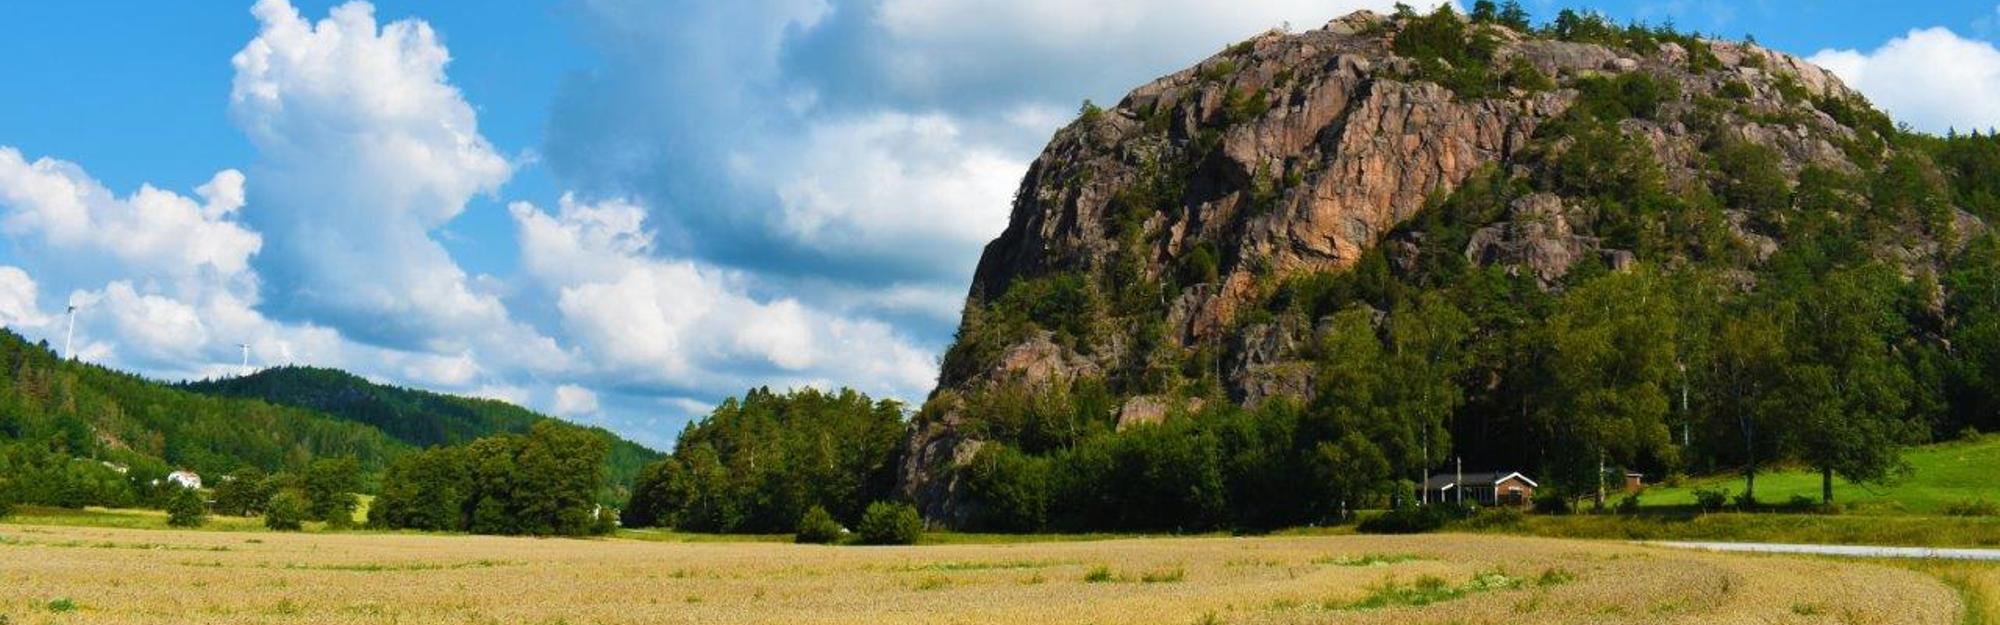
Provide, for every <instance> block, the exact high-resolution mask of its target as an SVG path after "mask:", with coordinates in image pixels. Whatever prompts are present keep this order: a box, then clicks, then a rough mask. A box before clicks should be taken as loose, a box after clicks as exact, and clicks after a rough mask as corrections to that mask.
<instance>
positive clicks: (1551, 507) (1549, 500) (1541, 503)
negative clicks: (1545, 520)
mask: <svg viewBox="0 0 2000 625" xmlns="http://www.w3.org/2000/svg"><path fill="white" fill-rule="evenodd" d="M1535 511H1536V512H1540V513H1542V514H1569V513H1570V512H1571V508H1570V504H1569V497H1565V496H1563V494H1562V493H1558V492H1555V491H1548V492H1544V493H1542V494H1540V495H1536V496H1535Z"/></svg>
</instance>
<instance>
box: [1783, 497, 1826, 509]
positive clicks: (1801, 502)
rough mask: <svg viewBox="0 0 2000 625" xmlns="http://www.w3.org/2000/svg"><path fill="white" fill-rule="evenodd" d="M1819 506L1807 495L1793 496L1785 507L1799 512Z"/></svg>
mask: <svg viewBox="0 0 2000 625" xmlns="http://www.w3.org/2000/svg"><path fill="white" fill-rule="evenodd" d="M1818 505H1819V502H1818V501H1816V500H1814V499H1813V498H1811V497H1807V496H1805V495H1792V498H1791V499H1789V500H1787V501H1786V502H1785V507H1787V508H1796V509H1799V510H1808V509H1811V508H1813V507H1814V506H1818Z"/></svg>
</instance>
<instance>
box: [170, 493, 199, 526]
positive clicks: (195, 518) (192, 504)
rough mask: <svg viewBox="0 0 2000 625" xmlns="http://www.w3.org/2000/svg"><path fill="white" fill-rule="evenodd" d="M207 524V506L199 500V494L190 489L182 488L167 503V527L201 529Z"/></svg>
mask: <svg viewBox="0 0 2000 625" xmlns="http://www.w3.org/2000/svg"><path fill="white" fill-rule="evenodd" d="M207 522H208V504H206V503H203V502H202V500H201V493H198V492H195V489H192V488H182V489H179V492H176V493H174V497H173V499H170V500H168V501H167V525H172V526H174V527H201V525H202V524H203V523H207Z"/></svg>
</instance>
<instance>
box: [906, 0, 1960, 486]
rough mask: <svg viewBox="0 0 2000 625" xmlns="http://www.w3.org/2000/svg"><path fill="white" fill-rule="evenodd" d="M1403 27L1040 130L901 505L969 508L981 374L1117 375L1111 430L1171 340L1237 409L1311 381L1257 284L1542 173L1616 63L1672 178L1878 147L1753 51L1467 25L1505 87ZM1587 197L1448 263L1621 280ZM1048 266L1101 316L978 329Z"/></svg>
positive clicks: (1802, 80) (1790, 167)
mask: <svg viewBox="0 0 2000 625" xmlns="http://www.w3.org/2000/svg"><path fill="white" fill-rule="evenodd" d="M1411 19H1412V18H1409V17H1402V18H1396V17H1390V16H1381V15H1376V14H1372V13H1368V12H1362V13H1356V14H1353V15H1349V16H1346V17H1343V18H1340V19H1337V20H1334V21H1332V22H1330V23H1328V24H1326V25H1325V26H1324V27H1323V28H1320V29H1317V30H1312V31H1308V32H1302V33H1295V34H1288V33H1282V32H1270V33H1265V34H1262V35H1259V36H1257V37H1255V38H1252V39H1250V40H1248V41H1246V42H1243V43H1241V44H1238V45H1235V46H1232V47H1230V48H1229V49H1227V50H1225V51H1224V52H1222V53H1221V54H1218V55H1216V56H1214V57H1211V58H1209V59H1207V60H1204V61H1202V62H1201V63H1199V64H1197V65H1195V66H1194V67H1190V68H1188V69H1185V70H1183V71H1180V72H1177V73H1174V74H1172V75H1169V76H1166V77H1163V78H1160V79H1158V80H1155V81H1153V82H1152V83H1149V84H1147V85H1145V86H1142V87H1139V88H1138V89H1135V90H1133V91H1132V92H1131V93H1130V94H1129V95H1127V96H1126V97H1125V98H1124V99H1123V100H1122V101H1120V102H1118V103H1117V104H1116V105H1115V106H1112V107H1108V108H1104V109H1097V108H1095V107H1091V106H1088V105H1086V107H1085V109H1084V111H1083V113H1082V114H1081V115H1080V117H1079V118H1078V119H1077V120H1076V121H1075V122H1074V123H1072V124H1070V125H1069V126H1068V127H1066V128H1064V129H1062V130H1061V131H1059V132H1058V133H1056V135H1055V137H1054V138H1053V140H1051V141H1050V143H1049V145H1048V147H1047V148H1046V149H1045V150H1044V151H1043V153H1042V154H1041V156H1040V157H1039V158H1037V159H1036V160H1035V161H1034V163H1033V165H1032V166H1031V167H1030V168H1029V171H1028V173H1027V176H1026V178H1025V179H1024V180H1023V181H1022V184H1021V187H1020V190H1019V191H1018V194H1017V197H1016V200H1015V203H1014V206H1013V212H1012V217H1011V221H1010V223H1009V225H1008V227H1007V229H1006V231H1005V232H1004V233H1003V234H1001V235H1000V236H999V238H997V239H996V240H994V241H993V242H992V243H991V244H989V245H988V246H987V247H986V250H985V253H984V255H983V256H982V258H981V260H980V263H979V267H978V271H977V274H976V276H975V278H974V281H973V284H972V286H971V290H970V294H969V302H968V304H967V316H966V321H965V326H964V327H963V328H962V329H961V333H960V341H959V345H957V346H955V347H954V349H953V350H952V352H951V353H950V354H948V355H947V357H946V360H945V363H944V367H943V372H942V375H941V379H940V388H939V392H938V393H937V394H936V396H935V397H934V398H933V400H932V401H931V403H930V405H929V406H927V407H926V409H925V410H924V411H923V413H922V414H921V415H920V416H919V421H918V423H917V425H916V427H915V428H914V429H913V435H912V436H911V439H910V441H909V449H908V452H909V453H907V454H906V461H905V465H904V468H903V472H902V482H901V483H902V489H903V490H904V492H905V494H906V495H907V496H910V497H911V498H913V499H914V500H916V501H917V502H919V504H920V505H921V507H922V508H923V509H924V511H925V513H926V515H927V516H928V517H930V518H931V519H933V521H935V522H939V523H942V524H946V525H950V524H954V523H955V522H956V520H958V519H961V518H963V515H964V514H965V511H964V510H963V509H962V507H961V506H959V505H958V504H957V503H956V502H957V497H956V495H955V488H956V481H955V478H954V475H955V473H954V472H953V471H952V470H951V468H952V467H955V466H959V465H962V464H964V463H965V462H966V461H968V460H969V459H970V458H971V457H972V456H973V454H975V453H976V452H977V450H978V448H979V446H980V436H979V434H978V433H977V432H975V431H968V428H966V427H964V425H965V423H966V421H967V418H968V416H969V415H967V414H965V408H964V404H963V402H962V399H963V398H964V397H965V396H966V395H967V394H969V393H976V392H979V391H980V390H981V389H984V388H988V387H991V386H993V385H1016V386H1023V387H1027V388H1031V389H1032V388H1041V387H1048V386H1051V385H1061V384H1066V383H1068V382H1070V381H1073V380H1077V379H1085V378H1091V379H1109V380H1111V383H1110V384H1111V387H1112V388H1113V389H1114V391H1115V394H1116V395H1118V396H1119V397H1120V398H1121V401H1122V402H1123V405H1122V406H1121V407H1118V408H1117V409H1116V410H1115V414H1114V415H1113V416H1112V417H1111V418H1115V419H1116V420H1117V421H1118V423H1119V427H1121V428H1123V427H1124V426H1125V425H1126V423H1127V422H1128V421H1132V422H1143V421H1146V420H1158V419H1160V418H1163V415H1165V414H1166V413H1170V412H1174V411H1177V410H1186V409H1187V406H1186V404H1187V403H1189V402H1190V401H1193V402H1199V401H1201V400H1200V399H1199V398H1198V396H1200V395H1202V393H1199V392H1183V391H1177V390H1175V389H1174V388H1171V387H1172V386H1173V385H1172V384H1164V385H1163V384H1159V383H1154V382H1152V381H1151V378H1150V377H1148V376H1147V375H1146V374H1144V373H1143V372H1144V371H1147V370H1150V369H1157V368H1161V365H1159V363H1158V362H1156V361H1157V360H1160V359H1161V358H1164V357H1162V356H1159V355H1158V354H1160V353H1162V351H1163V349H1164V350H1166V351H1168V352H1171V353H1175V354H1181V355H1183V356H1186V355H1188V354H1200V355H1202V356H1201V357H1200V358H1194V357H1189V358H1191V359H1192V360H1190V361H1191V362H1199V363H1201V365H1200V366H1202V367H1206V368H1207V370H1208V371H1210V372H1212V373H1213V374H1214V375H1213V377H1214V379H1215V381H1216V382H1217V383H1218V384H1219V386H1220V389H1219V392H1210V393H1208V395H1209V396H1210V397H1214V396H1216V395H1220V396H1222V397H1226V398H1227V400H1229V401H1232V402H1235V403H1238V404H1244V405H1254V404H1256V403H1257V402H1260V401H1262V400H1263V399H1264V398H1267V397H1270V396H1274V395H1290V396H1308V395H1310V394H1311V393H1312V389H1313V385H1314V382H1313V380H1312V375H1313V374H1312V367H1310V366H1308V365H1306V364H1303V363H1302V360H1301V358H1300V356H1299V353H1300V350H1301V346H1302V345H1303V344H1304V343H1305V342H1306V341H1307V340H1308V339H1309V338H1310V336H1311V335H1312V333H1313V332H1314V331H1315V326H1316V325H1317V324H1318V320H1316V319H1311V318H1303V317H1299V316H1296V315H1278V316H1275V317H1272V316H1270V315H1268V314H1262V313H1261V312H1257V313H1254V314H1253V312H1252V310H1253V309H1254V308H1255V307H1256V305H1257V302H1258V301H1259V300H1260V298H1264V297H1266V296H1268V295H1269V288H1268V287H1269V285H1270V284H1271V283H1272V281H1274V280H1278V279H1282V278H1283V277H1284V276H1292V275H1299V274H1306V273H1312V272H1329V271H1342V270H1346V269H1348V268H1350V267H1352V266H1354V265H1355V264H1356V263H1357V262H1360V261H1361V259H1362V258H1363V256H1364V255H1365V254H1367V253H1368V252H1370V251H1371V250H1375V249H1377V248H1381V249H1382V250H1383V251H1384V252H1386V254H1385V255H1386V256H1387V257H1388V258H1389V262H1390V263H1391V264H1392V265H1393V264H1395V263H1398V262H1399V259H1400V258H1403V257H1404V256H1406V255H1411V254H1415V252H1414V250H1415V249H1416V248H1417V247H1418V245H1417V244H1418V243H1420V242H1421V237H1423V236H1424V233H1422V232H1420V231H1411V230H1409V229H1408V228H1407V227H1406V226H1407V225H1408V224H1409V223H1410V221H1411V220H1412V218H1413V217H1415V216H1418V215H1419V214H1420V212H1421V211H1423V210H1425V209H1426V207H1428V206H1433V205H1435V204H1436V203H1437V202H1438V201H1440V200H1441V199H1442V198H1444V197H1446V196H1448V195H1450V194H1451V193H1452V192H1453V191H1454V190H1456V189H1458V187H1459V186H1460V185H1462V184H1465V183H1466V182H1467V180H1468V179H1469V178H1471V177H1473V176H1475V174H1478V173H1480V172H1495V171H1497V172H1499V175H1501V176H1502V177H1508V178H1514V179H1535V178H1537V177H1539V176H1543V175H1545V174H1548V171H1547V170H1548V169H1549V168H1550V163H1551V162H1552V161H1553V160H1554V159H1555V158H1556V156H1558V155H1560V154H1562V153H1563V152H1564V151H1565V150H1567V149H1568V148H1569V145H1570V144H1571V140H1570V139H1566V138H1562V137H1549V136H1546V135H1547V133H1541V132H1539V131H1541V130H1543V129H1544V127H1545V126H1547V125H1549V124H1551V123H1552V122H1555V121H1557V120H1561V119H1563V118H1564V117H1565V115H1566V114H1570V113H1571V112H1572V111H1571V109H1572V107H1574V106H1576V105H1577V103H1578V102H1579V100H1580V98H1583V97H1584V95H1585V91H1586V90H1588V89H1593V88H1598V89H1601V88H1602V85H1604V84H1614V83H1615V84H1623V83H1616V81H1617V80H1618V79H1619V78H1620V77H1623V76H1643V77H1645V78H1646V79H1647V84H1657V85H1665V86H1666V88H1665V95H1664V96H1663V97H1662V98H1661V101H1660V102H1659V103H1658V104H1657V110H1656V111H1651V113H1650V114H1647V115H1634V116H1631V117H1629V118H1625V119H1621V120H1617V121H1615V123H1613V124H1612V127H1614V128H1615V129H1616V132H1618V133H1620V134H1622V135H1623V136H1624V137H1627V138H1635V139H1637V140H1639V141H1640V142H1641V144H1642V145H1643V146H1644V147H1645V148H1646V152H1648V153H1649V155H1650V156H1651V158H1652V159H1653V160H1656V161H1657V162H1658V166H1659V171H1660V172H1661V174H1662V175H1663V176H1664V178H1665V184H1666V185H1667V186H1668V188H1681V187H1685V186H1690V185H1702V184H1713V183H1715V181H1714V180H1712V178H1714V177H1715V175H1716V174H1715V173H1714V167H1713V166H1711V165H1710V164H1709V160H1710V156H1708V154H1707V152H1709V151H1710V150H1707V149H1706V147H1707V146H1705V144H1712V143H1714V142H1716V141H1718V140H1726V141H1730V142H1740V143H1745V144H1753V145H1756V146H1761V147H1762V148H1768V149H1769V150H1772V151H1775V152H1776V153H1777V154H1779V155H1781V157H1782V159H1781V167H1782V169H1783V174H1784V175H1786V176H1793V177H1796V176H1797V175H1798V173H1799V172H1800V171H1801V170H1803V169H1805V168H1807V167H1811V166H1818V167H1822V168H1827V169H1831V170H1836V171H1838V170H1854V169H1855V168H1856V167H1857V165H1855V164H1854V162H1852V161H1853V159H1852V158H1851V156H1850V155H1852V154H1855V153H1857V152H1865V151H1867V150H1875V151H1878V152H1879V151H1880V150H1881V149H1882V148H1881V147H1880V146H1879V145H1876V146H1871V145H1867V144H1866V142H1865V141H1863V140H1862V139H1863V137H1862V136H1861V133H1859V132H1858V131H1857V129H1856V128H1854V127H1851V126H1850V124H1855V123H1856V122H1855V121H1854V120H1853V119H1841V118H1836V115H1844V116H1846V117H1848V118H1851V117H1852V116H1851V115H1847V113H1848V111H1844V110H1842V107H1843V106H1846V105H1848V104H1851V103H1855V102H1859V101H1860V100H1859V96H1858V95H1856V94H1855V93H1853V92H1851V91H1850V90H1849V89H1848V88H1847V87H1845V86H1843V85H1842V84H1841V83H1840V82H1839V81H1838V80H1837V79H1835V78H1834V77H1833V76H1832V75H1830V74H1829V73H1827V72H1825V71H1824V70H1822V69H1820V68H1818V67H1815V66H1812V65H1810V64H1808V63H1805V62H1803V61H1800V60H1799V59H1796V58H1793V57H1790V56H1787V55H1784V54H1780V53H1776V52H1773V51H1770V50H1766V49H1762V48H1758V47H1756V46H1753V45H1746V44H1739V43H1730V42H1722V41H1699V42H1694V43H1695V44H1696V45H1695V46H1694V48H1695V49H1690V46H1689V45H1682V44H1681V43H1678V42H1674V41H1668V42H1663V43H1659V44H1657V45H1655V46H1649V49H1645V50H1637V49H1634V48H1632V47H1615V48H1614V47H1607V46H1603V45H1594V44H1586V43H1573V42H1565V41H1558V40H1553V39H1543V38H1536V37H1533V36H1529V35H1525V34H1522V33H1518V32H1515V31H1513V30H1510V29H1508V28H1505V27H1502V26H1497V25H1482V26H1481V27H1480V29H1481V30H1482V32H1484V33H1486V36H1488V37H1490V41H1489V42H1488V44H1489V45H1491V46H1492V47H1493V49H1492V53H1491V61H1490V65H1491V66H1492V67H1494V68H1504V73H1505V74H1506V76H1505V78H1504V79H1499V78H1496V81H1498V82H1500V83H1501V84H1498V85H1494V86H1489V87H1488V88H1483V89H1480V90H1479V92H1478V93H1476V94H1468V93H1460V92H1459V91H1462V90H1463V89H1462V88H1461V89H1458V90H1455V89H1454V88H1451V87H1447V86H1445V85H1443V84H1440V82H1441V81H1440V80H1436V79H1434V77H1435V76H1436V75H1438V73H1439V72H1440V69H1439V67H1438V64H1437V62H1435V61H1432V62H1425V61H1423V60H1420V59H1412V58H1406V57H1404V56H1399V55H1398V53H1397V52H1396V50H1397V43H1396V41H1397V37H1398V35H1399V33H1400V32H1401V31H1402V29H1404V28H1405V27H1406V26H1407V24H1408V22H1409V21H1410V20H1411ZM1450 69H1451V68H1449V67H1448V65H1447V66H1446V67H1444V70H1446V71H1448V70H1450ZM1501 73H1502V70H1500V69H1496V71H1495V75H1496V76H1499V75H1500V74H1501ZM1584 83H1591V84H1588V85H1586V84H1584ZM1718 103H1719V104H1718ZM1836 104H1839V105H1842V106H1834V105H1836ZM1861 106H1862V107H1863V108H1864V109H1865V103H1863V104H1862V105H1861ZM1825 109H1834V110H1825ZM1725 208H1727V209H1728V211H1727V214H1729V215H1730V220H1731V222H1732V225H1733V226H1734V227H1733V228H1732V229H1731V230H1730V232H1731V234H1730V236H1732V237H1734V238H1735V240H1736V244H1738V245H1740V246H1741V247H1743V248H1744V249H1747V250H1750V251H1751V255H1752V256H1756V255H1758V254H1760V253H1761V254H1762V255H1768V254H1769V248H1770V247H1771V246H1772V245H1773V243H1772V242H1771V241H1770V239H1769V238H1768V237H1764V236H1762V235H1760V234H1758V233H1757V232H1755V231H1754V229H1753V228H1748V227H1744V226H1743V225H1742V222H1745V221H1747V220H1748V219H1747V214H1748V212H1749V209H1748V208H1745V207H1727V206H1726V207H1725ZM1589 210H1590V208H1589V207H1587V206H1584V205H1582V204H1580V203H1579V202H1577V201H1573V200H1572V199H1571V198H1568V197H1565V196H1563V195H1561V194H1559V193H1553V192H1546V191H1536V192H1533V193H1527V194H1523V195H1522V196H1521V197H1518V198H1515V199H1514V200H1513V201H1512V202H1511V203H1510V204H1509V205H1508V206H1507V208H1506V211H1505V212H1504V214H1502V215H1500V216H1499V218H1498V219H1497V220H1495V221H1493V222H1492V223H1490V224H1486V225H1484V226H1483V227H1481V228H1479V229H1478V231H1477V232H1476V233H1475V234H1474V235H1473V236H1472V238H1471V241H1470V243H1469V244H1467V245H1466V246H1465V247H1464V249H1463V250H1462V253H1463V255H1464V257H1465V259H1466V260H1468V261H1470V262H1471V263H1474V264H1476V265H1480V266H1503V267H1506V268H1508V270H1509V271H1510V272H1514V273H1516V274H1518V275H1528V276H1532V277H1533V278H1534V279H1535V280H1537V281H1538V282H1539V283H1540V284H1542V285H1543V286H1544V288H1551V289H1559V288H1561V285H1560V281H1561V279H1562V277H1563V276H1564V275H1566V274H1567V273H1569V272H1570V271H1571V269H1572V267H1573V266H1575V265H1576V264H1577V263H1578V262H1579V261H1582V260H1585V259H1591V260H1595V261H1598V262H1601V263H1602V264H1604V265H1605V266H1607V267H1609V268H1610V269H1612V270H1618V269H1620V268H1622V267H1625V266H1627V265H1630V264H1631V263H1632V262H1634V260H1635V256H1634V250H1629V249H1620V248H1619V247H1617V246H1616V245H1615V244H1614V243H1613V242H1612V241H1610V240H1609V238H1608V237H1606V236H1605V235H1604V233H1599V232H1593V231H1592V230H1591V229H1590V228H1589V227H1588V226H1587V224H1588V223H1590V219H1588V218H1587V217H1586V213H1588V212H1589ZM1399 228H1402V230H1400V231H1399ZM1406 249H1407V250H1408V252H1407V254H1405V253H1404V251H1405V250H1406ZM1759 250H1762V251H1761V252H1759ZM1915 256H1922V254H1921V253H1919V254H1916V255H1915ZM1915 256H1913V257H1915ZM1652 260H1664V259H1652ZM1752 262H1754V261H1752ZM1052 276H1080V277H1082V279H1083V280H1084V281H1085V283H1086V284H1089V285H1091V286H1090V289H1092V292H1093V293H1096V294H1098V295H1097V296H1098V297H1101V298H1102V300H1103V302H1100V303H1098V304H1096V306H1098V308H1100V309H1103V310H1106V311H1108V312H1106V313H1104V314H1103V315H1101V317H1103V318H1102V319H1100V320H1098V321H1096V322H1095V323H1093V324H1086V325H1082V326H1078V327H1075V328H1069V329H1057V328H1051V327H1048V326H1049V324H1039V325H1034V326H1031V327H1027V328H1025V329H1014V330H1010V331H1006V332H1002V331H998V330H990V329H989V328H988V326H990V325H992V324H993V323H994V322H993V321H992V317H991V316H992V315H993V314H994V313H991V312H989V308H990V307H991V306H992V305H994V303H995V302H1000V301H1002V300H1003V299H1004V298H1006V297H1007V296H1008V294H1009V292H1010V290H1014V289H1016V288H1017V287H1019V286H1020V285H1023V284H1027V283H1031V282H1034V281H1037V280H1046V279H1049V278H1050V277H1052ZM1132 285H1148V287H1149V288H1147V289H1137V290H1136V291H1135V292H1127V291H1128V289H1127V287H1130V286H1132ZM1029 297H1031V298H1035V297H1039V296H1029ZM1041 299H1048V298H1045V297H1044V298H1041ZM1162 346H1164V347H1162ZM1167 367H1169V368H1170V367H1171V365H1167ZM1190 398H1193V399H1190Z"/></svg>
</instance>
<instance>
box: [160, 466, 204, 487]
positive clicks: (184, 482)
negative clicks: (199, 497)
mask: <svg viewBox="0 0 2000 625" xmlns="http://www.w3.org/2000/svg"><path fill="white" fill-rule="evenodd" d="M167 481H169V482H173V483H174V485H175V486H179V487H181V488H201V476H200V475H197V474H195V472H193V471H189V470H187V469H181V470H179V471H175V472H173V473H168V474H167Z"/></svg>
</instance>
